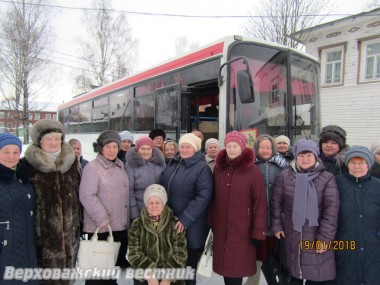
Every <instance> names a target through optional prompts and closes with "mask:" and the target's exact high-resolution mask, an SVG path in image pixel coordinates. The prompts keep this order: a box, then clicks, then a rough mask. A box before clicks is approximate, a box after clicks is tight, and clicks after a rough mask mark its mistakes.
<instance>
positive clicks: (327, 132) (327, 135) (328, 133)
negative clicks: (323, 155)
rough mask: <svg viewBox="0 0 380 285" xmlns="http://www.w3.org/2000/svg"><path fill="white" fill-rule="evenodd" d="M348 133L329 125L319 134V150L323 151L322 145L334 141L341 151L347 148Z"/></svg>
mask: <svg viewBox="0 0 380 285" xmlns="http://www.w3.org/2000/svg"><path fill="white" fill-rule="evenodd" d="M346 136H347V134H346V131H345V130H343V129H342V128H341V127H339V126H336V125H328V126H325V127H323V128H322V130H321V133H320V134H319V149H322V143H324V142H327V141H328V140H333V141H334V142H336V143H337V144H338V145H339V151H340V150H342V149H343V148H344V147H345V146H346Z"/></svg>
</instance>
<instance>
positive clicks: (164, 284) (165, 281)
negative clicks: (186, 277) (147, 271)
mask: <svg viewBox="0 0 380 285" xmlns="http://www.w3.org/2000/svg"><path fill="white" fill-rule="evenodd" d="M170 284H171V281H170V280H168V279H163V280H161V282H160V285H170Z"/></svg>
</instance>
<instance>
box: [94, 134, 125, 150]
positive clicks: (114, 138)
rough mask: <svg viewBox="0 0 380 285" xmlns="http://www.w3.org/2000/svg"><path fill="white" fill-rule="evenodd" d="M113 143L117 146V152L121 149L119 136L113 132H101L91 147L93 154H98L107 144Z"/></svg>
mask: <svg viewBox="0 0 380 285" xmlns="http://www.w3.org/2000/svg"><path fill="white" fill-rule="evenodd" d="M110 142H115V143H117V144H118V146H119V150H120V148H121V138H120V135H119V134H118V133H117V132H115V131H103V132H101V133H100V135H99V137H98V138H97V140H96V142H94V143H93V144H92V145H93V147H94V151H95V152H100V151H101V150H102V148H103V146H105V145H106V144H107V143H110Z"/></svg>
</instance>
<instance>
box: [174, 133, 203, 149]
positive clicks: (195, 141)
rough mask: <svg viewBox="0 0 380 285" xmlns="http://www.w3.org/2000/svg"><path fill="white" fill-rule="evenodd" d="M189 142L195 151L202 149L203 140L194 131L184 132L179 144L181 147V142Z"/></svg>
mask: <svg viewBox="0 0 380 285" xmlns="http://www.w3.org/2000/svg"><path fill="white" fill-rule="evenodd" d="M183 143H188V144H190V145H191V146H192V147H193V148H194V149H195V151H200V150H201V148H202V140H201V139H200V138H198V137H197V136H196V135H194V134H192V133H187V134H184V135H183V136H182V137H181V138H180V139H179V143H178V145H179V146H180V147H181V144H183Z"/></svg>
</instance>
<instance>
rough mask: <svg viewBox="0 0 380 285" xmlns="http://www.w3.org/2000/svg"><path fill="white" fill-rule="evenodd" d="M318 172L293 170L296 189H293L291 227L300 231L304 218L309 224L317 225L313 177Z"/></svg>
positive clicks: (317, 214)
mask: <svg viewBox="0 0 380 285" xmlns="http://www.w3.org/2000/svg"><path fill="white" fill-rule="evenodd" d="M319 174H320V172H307V173H305V172H295V177H296V189H295V191H294V201H293V213H292V221H293V229H294V230H295V231H297V232H302V227H303V225H304V224H305V221H306V219H307V220H308V221H309V226H311V227H314V226H319V223H318V216H319V213H318V198H317V190H316V189H315V186H314V183H313V179H314V178H315V177H317V176H318V175H319Z"/></svg>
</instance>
